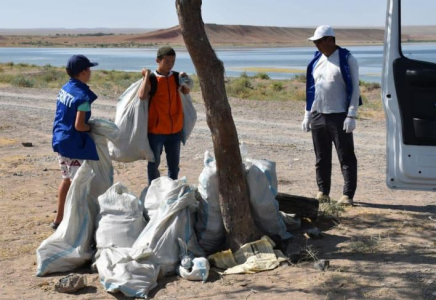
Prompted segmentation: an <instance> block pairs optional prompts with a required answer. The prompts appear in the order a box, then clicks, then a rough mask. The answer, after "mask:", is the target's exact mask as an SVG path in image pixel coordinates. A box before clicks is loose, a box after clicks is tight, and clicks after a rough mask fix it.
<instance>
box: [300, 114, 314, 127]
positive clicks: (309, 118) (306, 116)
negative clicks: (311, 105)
mask: <svg viewBox="0 0 436 300" xmlns="http://www.w3.org/2000/svg"><path fill="white" fill-rule="evenodd" d="M311 121H312V116H311V115H310V111H307V110H306V112H305V113H304V119H303V122H302V123H301V130H303V131H306V132H309V131H310V129H311V128H310V122H311Z"/></svg>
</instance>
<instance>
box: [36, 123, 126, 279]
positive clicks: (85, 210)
mask: <svg viewBox="0 0 436 300" xmlns="http://www.w3.org/2000/svg"><path fill="white" fill-rule="evenodd" d="M90 125H91V127H92V131H91V137H92V139H93V140H94V142H95V144H96V146H97V153H98V156H99V160H98V161H92V160H87V161H85V162H84V163H83V165H82V166H81V167H80V168H79V170H78V171H77V173H76V176H75V177H74V179H73V181H72V183H71V186H70V189H69V191H68V194H67V198H66V201H65V208H64V218H63V220H62V222H61V224H60V225H59V227H58V228H57V230H56V231H55V232H54V233H53V234H52V235H51V236H50V237H48V238H47V239H46V240H45V241H43V242H42V243H41V245H40V246H39V248H38V249H37V250H36V256H37V274H36V275H37V276H43V275H46V274H49V273H54V272H65V271H71V270H74V269H76V268H78V267H80V266H82V265H83V264H85V263H86V262H87V261H89V260H90V259H91V257H92V255H93V254H94V251H93V250H92V249H91V247H90V245H91V244H93V233H94V231H95V229H94V223H95V218H96V216H97V214H98V211H99V207H98V202H97V198H98V196H100V195H101V194H103V193H104V192H105V191H106V190H107V189H108V188H109V187H110V186H111V185H112V184H113V167H112V161H111V160H110V157H109V151H108V149H107V140H106V138H114V137H115V136H117V131H118V128H117V127H116V125H115V124H114V123H112V122H109V121H104V120H94V121H92V122H90Z"/></svg>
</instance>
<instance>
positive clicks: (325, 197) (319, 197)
mask: <svg viewBox="0 0 436 300" xmlns="http://www.w3.org/2000/svg"><path fill="white" fill-rule="evenodd" d="M315 199H316V200H318V201H319V202H320V203H324V202H330V197H329V195H324V194H323V193H322V192H318V194H316V196H315Z"/></svg>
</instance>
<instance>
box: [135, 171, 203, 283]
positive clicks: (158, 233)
mask: <svg viewBox="0 0 436 300" xmlns="http://www.w3.org/2000/svg"><path fill="white" fill-rule="evenodd" d="M149 197H155V198H156V199H160V201H161V203H160V205H159V208H158V209H157V211H155V212H154V215H153V216H152V217H151V218H150V222H149V223H148V224H147V226H146V227H145V229H144V230H143V231H142V233H141V234H140V236H139V237H138V239H137V240H136V242H135V243H134V244H133V246H132V247H133V248H134V249H137V250H138V255H137V256H136V257H134V259H135V260H137V261H139V262H145V261H146V262H150V263H153V264H156V265H159V266H160V268H161V273H162V275H163V276H169V275H172V274H174V273H175V271H176V268H177V266H178V264H179V261H180V259H179V246H178V239H179V238H180V239H182V240H183V241H184V242H185V243H186V244H187V247H188V250H189V252H191V253H192V254H194V255H195V256H204V252H203V250H202V249H201V248H200V247H199V245H198V243H197V238H196V236H195V233H194V229H193V227H194V218H195V212H196V210H197V206H198V202H197V200H196V199H195V196H194V189H193V188H192V187H191V186H189V185H188V184H186V179H185V178H182V179H179V180H172V179H171V178H169V177H166V176H163V177H159V178H157V179H155V180H153V181H152V183H151V185H150V187H149V189H148V192H147V196H146V198H145V203H146V205H147V201H148V198H149Z"/></svg>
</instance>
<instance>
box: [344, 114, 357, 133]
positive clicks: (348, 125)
mask: <svg viewBox="0 0 436 300" xmlns="http://www.w3.org/2000/svg"><path fill="white" fill-rule="evenodd" d="M354 129H356V119H353V118H350V117H346V118H345V121H344V130H345V132H346V133H352V132H353V130H354Z"/></svg>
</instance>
